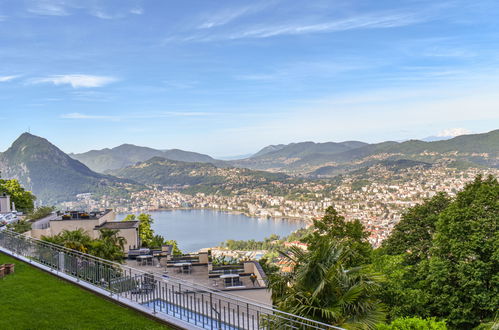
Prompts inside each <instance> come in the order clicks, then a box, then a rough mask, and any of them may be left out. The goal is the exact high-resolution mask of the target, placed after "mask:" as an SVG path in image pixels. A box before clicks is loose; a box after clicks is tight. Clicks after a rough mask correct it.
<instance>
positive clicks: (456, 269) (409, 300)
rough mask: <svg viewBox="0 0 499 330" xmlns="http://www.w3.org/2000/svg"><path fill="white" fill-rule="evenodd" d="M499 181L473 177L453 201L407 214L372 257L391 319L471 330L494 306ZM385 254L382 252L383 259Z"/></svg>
mask: <svg viewBox="0 0 499 330" xmlns="http://www.w3.org/2000/svg"><path fill="white" fill-rule="evenodd" d="M498 226H499V183H498V181H497V179H495V178H493V177H491V176H489V177H487V178H483V177H482V176H478V177H477V178H476V179H475V180H474V181H473V182H471V183H470V184H468V185H467V186H466V187H465V188H464V189H463V190H462V191H461V192H459V193H457V195H456V197H455V198H453V199H451V198H449V197H448V196H445V195H443V194H439V195H437V196H435V197H434V198H432V199H430V200H427V201H425V202H424V203H423V204H422V205H419V206H416V207H414V208H412V209H409V210H408V211H407V212H406V214H405V215H404V216H403V218H402V221H401V222H400V223H399V224H398V225H396V226H395V229H394V231H393V233H392V236H391V237H390V238H388V240H387V241H386V242H385V243H384V244H383V249H381V251H380V253H379V254H378V255H377V260H376V261H375V269H377V270H380V271H383V272H384V273H385V274H387V278H388V283H387V284H385V288H384V296H383V297H382V299H383V300H384V301H385V303H386V304H387V305H388V306H389V307H390V316H391V317H397V316H411V315H419V316H422V317H427V316H436V317H439V318H442V319H446V320H447V322H448V325H449V326H450V327H452V328H459V329H471V328H473V327H475V326H477V325H479V324H481V323H486V322H489V321H491V320H492V319H493V318H494V313H495V312H496V311H497V308H498V306H499V232H498ZM385 253H386V254H385Z"/></svg>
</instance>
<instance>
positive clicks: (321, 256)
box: [269, 240, 385, 329]
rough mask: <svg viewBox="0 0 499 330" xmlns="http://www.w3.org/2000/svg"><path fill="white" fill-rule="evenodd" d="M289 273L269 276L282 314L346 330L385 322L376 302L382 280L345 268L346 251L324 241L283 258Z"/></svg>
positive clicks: (354, 268)
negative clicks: (301, 317) (294, 315)
mask: <svg viewBox="0 0 499 330" xmlns="http://www.w3.org/2000/svg"><path fill="white" fill-rule="evenodd" d="M283 255H284V257H285V258H286V259H287V260H288V262H289V263H290V264H291V265H293V270H292V272H290V273H283V274H273V275H271V276H270V278H269V279H270V288H271V289H272V299H273V302H274V304H275V305H276V306H277V307H278V308H279V309H281V310H284V311H286V312H289V313H293V314H297V315H300V316H303V317H306V318H310V319H314V320H317V321H321V322H324V323H328V324H333V325H338V326H342V327H347V328H369V329H374V328H375V327H376V324H379V323H380V322H382V321H384V318H385V313H384V308H383V305H382V304H381V303H380V301H379V300H378V299H376V298H375V294H376V292H377V291H378V290H379V289H380V281H381V280H382V278H381V277H380V276H379V275H377V274H375V273H371V272H369V271H368V270H367V269H366V268H364V267H353V268H347V267H345V266H346V264H347V261H348V259H349V249H348V248H347V247H341V246H339V245H338V244H337V243H335V242H333V241H330V240H329V241H328V240H323V241H321V244H317V245H315V246H314V248H313V249H310V250H309V251H303V250H301V249H299V248H296V247H293V248H292V249H291V253H290V254H283Z"/></svg>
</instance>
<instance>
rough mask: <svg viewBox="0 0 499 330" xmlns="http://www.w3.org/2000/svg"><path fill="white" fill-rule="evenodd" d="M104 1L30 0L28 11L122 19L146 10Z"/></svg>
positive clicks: (41, 13) (42, 14) (43, 13)
mask: <svg viewBox="0 0 499 330" xmlns="http://www.w3.org/2000/svg"><path fill="white" fill-rule="evenodd" d="M105 4H106V2H104V1H102V2H101V1H86V2H85V1H77V0H28V5H27V11H28V12H29V13H31V14H34V15H40V16H69V15H73V14H75V13H77V12H84V13H85V12H86V13H87V14H89V15H91V16H94V17H97V18H100V19H106V20H109V19H120V18H124V17H126V16H128V15H130V14H132V15H141V14H143V13H144V10H143V9H142V8H141V7H138V6H136V5H135V6H133V7H130V6H127V5H126V4H122V3H120V6H119V7H116V6H115V7H113V6H109V5H106V6H105Z"/></svg>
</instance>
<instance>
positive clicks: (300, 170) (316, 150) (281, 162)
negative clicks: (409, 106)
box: [231, 130, 499, 175]
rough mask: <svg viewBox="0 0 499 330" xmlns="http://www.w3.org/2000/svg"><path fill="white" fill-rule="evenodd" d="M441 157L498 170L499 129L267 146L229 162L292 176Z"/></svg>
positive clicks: (438, 158)
mask: <svg viewBox="0 0 499 330" xmlns="http://www.w3.org/2000/svg"><path fill="white" fill-rule="evenodd" d="M444 158H448V159H450V160H453V161H456V162H464V163H467V164H468V165H469V166H476V167H499V130H494V131H491V132H488V133H483V134H470V135H461V136H458V137H455V138H452V139H449V140H443V141H434V142H424V141H419V140H410V141H405V142H394V141H386V142H382V143H376V144H367V143H363V142H356V141H352V142H341V143H333V142H329V143H313V142H303V143H293V144H289V145H286V146H283V145H278V146H269V147H266V148H264V149H262V151H261V152H259V153H257V154H255V155H254V156H253V157H250V158H247V159H243V160H238V161H233V162H231V163H232V164H233V165H234V166H240V167H247V168H252V169H259V170H268V171H283V172H287V173H292V174H317V173H326V172H327V173H329V174H330V175H336V174H339V173H345V172H348V171H351V170H355V169H358V168H362V167H366V166H371V165H375V164H377V163H379V162H381V161H385V160H392V161H395V160H401V159H407V160H413V161H423V162H428V163H434V162H436V161H440V160H442V159H444Z"/></svg>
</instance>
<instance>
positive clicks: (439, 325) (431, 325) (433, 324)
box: [377, 317, 447, 330]
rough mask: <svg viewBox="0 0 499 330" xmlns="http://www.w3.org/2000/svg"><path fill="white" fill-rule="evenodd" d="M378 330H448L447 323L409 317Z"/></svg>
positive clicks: (382, 326)
mask: <svg viewBox="0 0 499 330" xmlns="http://www.w3.org/2000/svg"><path fill="white" fill-rule="evenodd" d="M377 329H378V330H446V329H447V325H446V324H445V321H436V320H435V318H429V319H422V318H419V317H407V318H404V317H403V318H399V319H396V320H394V321H393V322H392V323H390V324H380V325H378V327H377Z"/></svg>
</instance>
